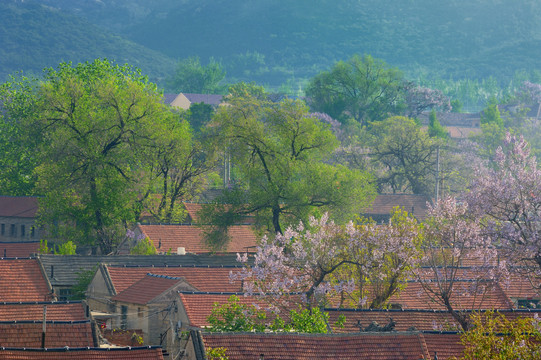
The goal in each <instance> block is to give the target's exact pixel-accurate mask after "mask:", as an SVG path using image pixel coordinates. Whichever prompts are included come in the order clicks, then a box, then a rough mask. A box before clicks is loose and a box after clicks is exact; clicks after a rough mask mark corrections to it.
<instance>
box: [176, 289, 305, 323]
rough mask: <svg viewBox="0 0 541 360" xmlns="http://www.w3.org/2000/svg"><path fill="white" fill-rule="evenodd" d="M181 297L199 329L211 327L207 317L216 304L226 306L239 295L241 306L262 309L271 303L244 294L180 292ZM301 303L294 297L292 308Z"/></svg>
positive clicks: (281, 315) (189, 316) (283, 315)
mask: <svg viewBox="0 0 541 360" xmlns="http://www.w3.org/2000/svg"><path fill="white" fill-rule="evenodd" d="M179 295H180V300H181V302H182V304H183V306H184V310H185V311H186V315H187V316H188V319H189V321H190V325H191V326H194V327H199V328H202V327H207V326H210V324H209V322H208V321H207V317H208V316H209V315H210V313H211V312H212V309H213V307H214V304H215V303H218V304H220V305H223V304H226V303H227V300H228V299H229V298H230V297H231V296H232V295H237V296H238V298H239V302H240V303H241V304H245V305H255V306H256V307H259V308H261V309H268V308H269V303H268V302H267V301H266V300H265V299H263V298H260V297H257V296H244V294H243V293H204V292H179ZM299 302H300V297H299V296H294V298H293V299H292V300H291V302H290V306H291V307H296V306H297V304H299ZM280 317H282V318H288V317H289V314H284V313H281V314H280Z"/></svg>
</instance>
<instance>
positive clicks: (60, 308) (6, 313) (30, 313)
mask: <svg viewBox="0 0 541 360" xmlns="http://www.w3.org/2000/svg"><path fill="white" fill-rule="evenodd" d="M44 307H46V308H47V310H46V315H47V320H48V321H82V320H88V318H87V317H86V313H85V305H84V304H83V303H82V302H70V303H67V302H35V303H24V302H23V303H0V321H19V320H43V308H44Z"/></svg>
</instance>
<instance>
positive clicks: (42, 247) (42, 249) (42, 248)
mask: <svg viewBox="0 0 541 360" xmlns="http://www.w3.org/2000/svg"><path fill="white" fill-rule="evenodd" d="M50 252H51V249H49V247H48V246H47V239H40V240H39V248H38V254H49V253H50Z"/></svg>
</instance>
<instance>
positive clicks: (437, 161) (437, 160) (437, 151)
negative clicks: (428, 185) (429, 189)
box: [436, 145, 440, 205]
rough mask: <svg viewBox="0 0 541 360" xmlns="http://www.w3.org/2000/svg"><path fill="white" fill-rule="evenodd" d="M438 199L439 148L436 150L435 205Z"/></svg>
mask: <svg viewBox="0 0 541 360" xmlns="http://www.w3.org/2000/svg"><path fill="white" fill-rule="evenodd" d="M439 198H440V146H439V145H438V148H437V149H436V205H438V200H439Z"/></svg>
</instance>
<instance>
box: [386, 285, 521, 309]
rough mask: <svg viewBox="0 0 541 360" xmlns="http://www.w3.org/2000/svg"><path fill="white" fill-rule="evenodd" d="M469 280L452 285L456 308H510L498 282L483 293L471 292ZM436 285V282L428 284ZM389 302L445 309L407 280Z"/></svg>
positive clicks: (420, 307) (418, 307) (414, 307)
mask: <svg viewBox="0 0 541 360" xmlns="http://www.w3.org/2000/svg"><path fill="white" fill-rule="evenodd" d="M473 284H474V283H473V282H469V281H456V282H455V284H454V286H453V289H454V290H453V296H452V297H451V303H452V304H453V306H454V307H455V309H457V310H472V309H473V310H475V309H511V308H512V307H513V303H512V302H511V300H510V299H509V298H507V296H506V295H505V293H504V292H503V291H502V289H501V287H500V286H499V284H497V283H495V284H492V286H488V287H487V291H486V292H485V293H484V294H477V295H476V294H472V293H471V292H470V291H469V289H470V287H471V286H472V285H473ZM429 285H430V286H433V287H436V283H431V284H429ZM389 303H392V304H400V305H401V306H402V308H404V309H430V310H445V307H444V306H443V304H441V303H439V302H437V301H435V300H433V299H431V298H430V296H429V295H428V294H427V292H426V290H425V289H424V288H423V286H422V284H421V283H419V282H408V283H407V286H406V288H405V289H404V290H402V291H401V292H400V293H398V294H395V295H393V296H391V298H390V299H389Z"/></svg>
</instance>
